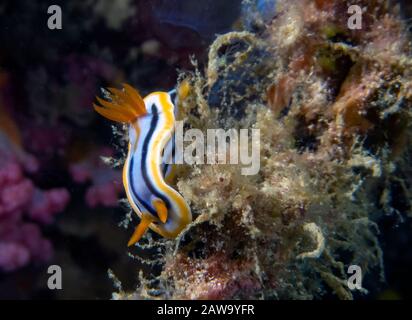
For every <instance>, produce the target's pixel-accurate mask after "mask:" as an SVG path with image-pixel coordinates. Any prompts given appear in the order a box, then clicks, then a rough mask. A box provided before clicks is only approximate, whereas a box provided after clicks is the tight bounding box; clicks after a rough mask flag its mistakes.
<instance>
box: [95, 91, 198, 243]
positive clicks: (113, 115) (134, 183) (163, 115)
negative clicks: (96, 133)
mask: <svg viewBox="0 0 412 320" xmlns="http://www.w3.org/2000/svg"><path fill="white" fill-rule="evenodd" d="M123 87H124V90H119V89H114V88H108V90H109V92H110V95H109V96H108V98H110V100H111V101H110V102H109V101H105V100H103V99H100V98H97V100H98V102H99V103H100V104H101V106H97V105H94V108H95V110H96V111H97V112H98V113H100V114H101V115H102V116H104V117H106V118H108V119H110V120H113V121H116V122H121V123H128V138H129V146H128V153H127V157H126V161H125V164H124V167H123V184H124V188H125V191H126V195H127V198H128V201H129V203H130V205H131V206H132V208H133V210H134V212H136V214H137V215H138V216H139V217H140V218H141V221H140V224H139V225H138V226H137V227H136V229H135V231H134V233H133V235H132V237H131V238H130V240H129V243H128V246H132V245H134V244H135V243H137V242H138V241H139V240H140V238H141V237H142V236H143V234H144V233H145V232H146V230H147V228H150V229H152V230H153V231H155V232H157V233H159V234H160V235H162V236H163V237H166V238H175V237H176V236H178V235H179V233H180V232H181V231H182V230H183V229H184V228H185V227H186V226H187V225H188V224H189V223H190V222H191V221H192V214H191V210H190V207H189V206H188V204H187V203H186V201H185V199H184V198H183V197H182V196H181V195H180V194H179V192H177V191H176V190H175V189H173V188H172V187H171V186H170V185H169V184H168V183H167V181H168V180H169V179H168V178H169V176H170V175H171V174H172V171H173V170H172V165H170V164H168V162H167V161H166V160H170V157H171V156H172V154H173V149H174V148H173V147H174V143H173V132H174V125H175V119H176V118H175V116H176V113H177V108H176V107H175V104H174V102H175V103H176V101H177V99H178V98H179V94H176V90H172V91H170V92H154V93H151V94H149V95H148V96H146V97H145V98H144V99H142V98H141V96H140V95H139V93H138V92H137V91H136V90H135V89H134V88H132V87H131V86H129V85H127V84H124V85H123Z"/></svg>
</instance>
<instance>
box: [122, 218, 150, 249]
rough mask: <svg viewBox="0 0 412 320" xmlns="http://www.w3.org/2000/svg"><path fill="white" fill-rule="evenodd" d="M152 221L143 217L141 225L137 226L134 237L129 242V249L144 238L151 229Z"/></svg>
mask: <svg viewBox="0 0 412 320" xmlns="http://www.w3.org/2000/svg"><path fill="white" fill-rule="evenodd" d="M151 222H152V220H151V219H150V218H148V217H147V216H142V219H141V221H140V223H139V224H138V225H137V227H136V229H135V230H134V232H133V235H132V236H131V237H130V240H129V242H128V243H127V246H128V247H131V246H133V245H134V244H136V243H137V242H139V240H140V239H141V238H142V237H143V235H144V234H145V233H146V230H147V228H149V225H150V223H151Z"/></svg>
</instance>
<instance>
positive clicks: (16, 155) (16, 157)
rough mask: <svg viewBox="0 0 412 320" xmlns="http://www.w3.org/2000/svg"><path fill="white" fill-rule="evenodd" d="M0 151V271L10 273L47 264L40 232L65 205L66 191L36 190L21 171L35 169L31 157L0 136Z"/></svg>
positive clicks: (46, 242)
mask: <svg viewBox="0 0 412 320" xmlns="http://www.w3.org/2000/svg"><path fill="white" fill-rule="evenodd" d="M0 138H1V139H2V140H3V146H4V145H6V144H7V145H8V146H9V147H11V148H0V159H1V160H0V270H2V271H13V270H16V269H18V268H21V267H24V266H26V265H28V264H29V263H30V262H40V263H41V262H45V261H48V260H49V259H50V258H51V256H52V254H53V248H52V244H51V243H50V241H49V240H47V239H45V238H44V237H43V236H42V234H41V230H40V225H39V224H37V223H40V224H46V223H51V222H52V221H53V217H54V215H55V214H56V213H58V212H60V211H62V210H63V209H64V208H65V207H66V205H67V203H68V202H69V199H70V195H69V193H68V191H67V190H66V189H51V190H47V191H43V190H40V189H39V188H37V187H36V186H35V185H34V183H33V181H31V180H30V179H29V178H28V177H26V176H25V172H27V171H32V172H35V171H36V170H37V167H38V166H37V165H36V161H35V159H34V158H32V157H31V156H28V155H26V154H24V152H23V151H21V150H20V149H18V148H14V147H13V145H12V144H10V143H9V142H7V143H4V140H6V139H7V138H6V137H5V136H4V135H3V136H1V137H0Z"/></svg>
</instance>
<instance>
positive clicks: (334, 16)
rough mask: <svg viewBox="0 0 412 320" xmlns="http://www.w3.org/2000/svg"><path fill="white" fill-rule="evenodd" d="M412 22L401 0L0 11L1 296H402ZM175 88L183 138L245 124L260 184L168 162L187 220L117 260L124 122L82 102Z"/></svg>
mask: <svg viewBox="0 0 412 320" xmlns="http://www.w3.org/2000/svg"><path fill="white" fill-rule="evenodd" d="M350 4H358V5H360V6H361V7H365V8H367V9H366V13H365V14H364V19H363V29H362V30H360V31H359V30H349V29H348V28H347V27H346V21H347V19H348V15H347V7H348V5H350ZM51 5H59V6H60V7H61V9H62V28H61V29H55V30H51V29H49V28H48V24H47V21H48V19H49V17H50V14H48V8H49V6H51ZM411 19H412V3H410V2H409V1H406V0H405V1H378V0H376V1H375V0H374V1H366V0H365V1H362V0H356V1H355V0H354V1H341V0H329V1H328V0H290V1H286V0H283V1H281V0H279V1H275V0H244V1H241V0H224V1H219V0H204V1H191V0H169V1H167V0H151V1H144V0H116V1H111V0H87V1H75V0H72V1H57V0H56V1H47V0H37V1H28V0H27V1H26V0H19V1H12V0H10V1H7V0H2V1H1V2H0V43H1V45H0V299H110V298H115V299H142V298H181V299H232V298H246V299H259V298H264V299H337V298H340V299H352V298H354V299H406V298H410V297H411V293H412V289H411V288H412V287H411V279H412V277H411V275H410V272H411V270H412V234H411V227H412V224H411V221H412V220H411V200H412V197H411V188H412V180H411V178H412V170H411V158H412V149H411V143H410V142H411V133H412V130H411V123H412V122H411V116H412V114H411V110H412V69H411V67H412V56H411V47H410V41H411V34H410V31H411V30H410V26H411V21H412V20H411ZM182 79H186V81H188V83H190V94H189V97H188V98H187V100H185V101H183V103H182V104H183V107H184V108H185V110H187V118H186V119H185V125H187V126H188V127H195V128H201V129H206V128H214V127H220V128H225V129H227V128H230V127H235V128H250V127H253V128H259V129H260V130H261V159H262V164H261V171H260V173H259V175H258V176H256V177H250V178H245V177H241V176H239V174H238V170H236V168H233V167H232V166H224V167H216V168H215V167H210V166H196V167H195V168H189V167H187V168H186V167H185V168H183V169H182V172H181V173H180V176H179V177H180V178H179V181H178V183H177V187H178V189H179V191H180V192H181V193H182V195H183V196H184V197H185V198H186V199H188V201H189V202H190V204H191V207H192V211H193V213H194V216H195V223H194V225H193V227H191V229H190V230H188V232H187V234H186V235H185V236H184V237H183V238H181V239H179V240H178V246H176V241H170V240H167V241H166V240H164V239H161V237H160V236H158V235H155V234H153V233H152V234H149V235H148V236H147V238H146V239H145V241H144V242H143V243H142V245H141V246H138V247H136V248H132V249H128V248H127V246H126V244H127V241H128V238H129V236H130V233H131V230H132V229H133V227H132V226H134V225H135V224H136V223H137V219H135V218H134V217H130V214H129V210H130V209H129V207H128V204H127V202H126V201H125V200H124V198H125V194H124V190H123V184H122V177H121V159H122V158H124V152H125V150H124V149H125V142H124V139H123V137H122V132H121V131H122V128H119V127H112V123H110V122H109V121H106V120H105V119H103V118H101V117H99V116H98V114H97V113H95V112H94V110H93V107H92V105H93V102H94V101H95V96H96V95H100V94H101V91H100V88H101V87H107V86H114V87H119V85H120V84H121V83H124V82H126V83H129V84H131V85H133V86H134V87H135V88H137V89H138V90H139V91H140V92H141V93H142V95H146V94H148V93H150V92H153V91H158V90H162V91H168V90H171V89H173V88H174V87H175V86H176V84H177V83H180V82H181V80H182ZM129 224H130V225H129ZM317 232H318V233H321V234H316V233H317ZM320 239H321V240H320ZM319 241H322V243H316V242H319ZM316 246H318V248H322V250H321V252H320V251H319V252H318V253H317V254H314V253H313V252H314V251H312V249H313V247H316ZM352 264H356V265H360V266H361V267H362V270H363V272H364V279H363V287H364V288H365V289H367V291H368V292H366V291H355V292H350V291H349V290H348V289H347V288H345V281H346V278H347V276H348V274H347V273H346V272H345V271H346V270H347V268H348V266H349V265H352ZM50 265H59V266H61V268H62V272H63V273H62V274H63V289H62V290H49V289H48V287H47V279H48V277H49V274H48V273H47V269H48V267H49V266H50ZM109 270H110V271H109Z"/></svg>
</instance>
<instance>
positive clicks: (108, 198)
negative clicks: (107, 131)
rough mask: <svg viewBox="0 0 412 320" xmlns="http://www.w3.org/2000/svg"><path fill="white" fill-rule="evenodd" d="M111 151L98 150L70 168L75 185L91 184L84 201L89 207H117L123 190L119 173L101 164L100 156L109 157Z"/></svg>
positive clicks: (111, 153) (107, 149)
mask: <svg viewBox="0 0 412 320" xmlns="http://www.w3.org/2000/svg"><path fill="white" fill-rule="evenodd" d="M112 155H113V150H112V149H110V148H102V149H98V150H96V151H94V152H91V153H90V155H89V156H88V157H87V158H86V159H84V160H83V161H81V162H78V163H75V164H72V165H71V166H70V174H71V176H72V178H73V180H74V181H75V182H77V183H86V182H91V183H92V185H91V186H90V187H89V188H88V189H87V191H86V196H85V200H86V203H87V205H88V206H89V207H91V208H95V207H97V206H99V205H101V206H104V207H114V206H117V204H118V200H119V197H120V194H121V192H122V190H123V186H122V184H121V172H120V171H119V170H114V169H110V168H109V167H108V166H107V165H106V164H104V163H103V161H102V160H101V158H100V156H106V157H110V156H112Z"/></svg>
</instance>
